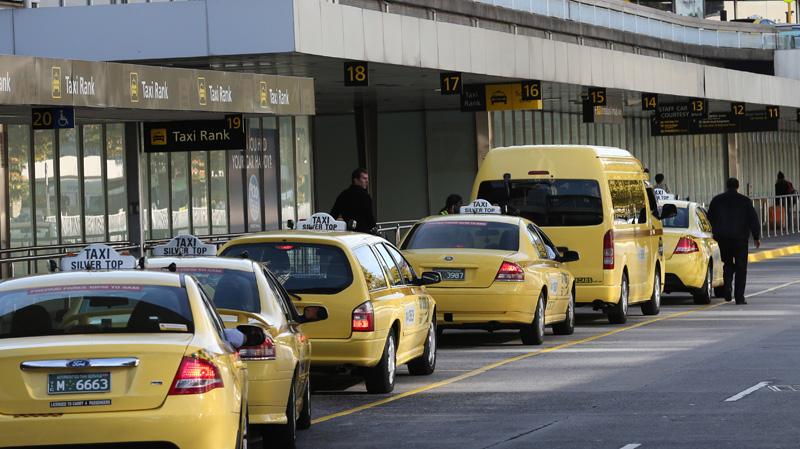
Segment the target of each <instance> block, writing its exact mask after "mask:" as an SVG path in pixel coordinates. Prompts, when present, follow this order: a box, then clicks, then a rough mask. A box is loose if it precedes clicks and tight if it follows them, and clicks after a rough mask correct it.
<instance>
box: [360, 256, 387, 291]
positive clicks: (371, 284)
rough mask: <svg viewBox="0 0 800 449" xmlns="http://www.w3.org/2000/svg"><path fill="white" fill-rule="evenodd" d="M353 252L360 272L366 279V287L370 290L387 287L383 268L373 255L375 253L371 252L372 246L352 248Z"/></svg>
mask: <svg viewBox="0 0 800 449" xmlns="http://www.w3.org/2000/svg"><path fill="white" fill-rule="evenodd" d="M353 254H354V255H355V256H356V259H357V260H358V265H359V266H360V267H361V272H362V273H364V279H365V280H366V281H367V288H368V289H369V290H370V291H373V290H380V289H382V288H387V287H388V285H387V284H386V276H385V274H384V273H383V268H381V264H380V262H378V258H377V257H375V253H374V252H372V248H370V247H369V246H368V245H364V246H361V247H359V248H356V249H354V250H353Z"/></svg>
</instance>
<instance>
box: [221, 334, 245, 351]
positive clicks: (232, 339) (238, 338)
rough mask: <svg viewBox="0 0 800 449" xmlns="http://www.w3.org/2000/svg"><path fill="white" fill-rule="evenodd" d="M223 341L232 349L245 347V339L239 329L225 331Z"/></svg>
mask: <svg viewBox="0 0 800 449" xmlns="http://www.w3.org/2000/svg"><path fill="white" fill-rule="evenodd" d="M225 340H227V341H228V343H230V344H231V346H233V348H234V349H239V348H241V347H242V346H244V345H245V342H246V340H247V338H246V337H245V335H244V334H243V333H242V332H241V331H240V330H239V329H225Z"/></svg>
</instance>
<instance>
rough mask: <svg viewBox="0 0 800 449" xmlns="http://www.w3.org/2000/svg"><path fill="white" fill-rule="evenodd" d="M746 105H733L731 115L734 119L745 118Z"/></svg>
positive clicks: (736, 103) (737, 103)
mask: <svg viewBox="0 0 800 449" xmlns="http://www.w3.org/2000/svg"><path fill="white" fill-rule="evenodd" d="M745 112H746V111H745V105H744V103H740V102H735V103H731V114H733V116H734V117H744V116H745Z"/></svg>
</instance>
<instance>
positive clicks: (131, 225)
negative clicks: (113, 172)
mask: <svg viewBox="0 0 800 449" xmlns="http://www.w3.org/2000/svg"><path fill="white" fill-rule="evenodd" d="M141 156H143V155H142V154H141V148H140V145H139V123H138V122H128V123H125V182H126V187H127V190H128V241H129V242H131V244H134V245H139V254H134V255H135V256H136V257H140V256H142V255H144V241H145V239H146V236H145V235H143V233H142V200H141V198H142V192H141V190H140V189H144V188H147V182H145V181H144V180H146V179H147V173H146V172H145V173H140V167H141V164H140V162H139V158H140V157H141ZM106 194H108V192H106Z"/></svg>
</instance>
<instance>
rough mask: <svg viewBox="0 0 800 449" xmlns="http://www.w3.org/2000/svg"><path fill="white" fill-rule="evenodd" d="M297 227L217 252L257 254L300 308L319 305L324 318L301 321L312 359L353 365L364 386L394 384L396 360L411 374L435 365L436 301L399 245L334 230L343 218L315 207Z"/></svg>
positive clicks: (432, 277)
mask: <svg viewBox="0 0 800 449" xmlns="http://www.w3.org/2000/svg"><path fill="white" fill-rule="evenodd" d="M298 227H299V228H300V229H299V230H294V231H272V232H265V233H261V234H254V235H249V236H245V237H239V238H236V239H233V240H231V241H229V242H228V243H226V244H225V245H224V246H222V247H221V248H220V250H219V255H220V256H229V257H249V258H251V259H253V260H256V261H260V262H263V263H265V264H266V265H267V267H268V268H269V270H270V271H272V272H273V273H274V274H275V275H276V277H277V278H278V279H279V280H280V282H281V283H282V284H283V287H284V288H285V289H286V290H287V291H288V292H289V293H290V294H291V295H292V298H293V300H294V305H295V306H296V307H297V308H298V309H300V310H305V309H306V308H308V307H310V306H324V307H326V308H327V311H328V319H327V320H325V321H321V322H317V323H309V324H307V325H304V326H303V331H304V332H305V334H306V335H308V337H309V338H310V339H311V344H312V346H313V348H314V351H313V353H312V354H311V364H312V367H324V366H346V367H355V368H358V369H359V370H360V371H361V373H362V374H363V377H364V380H365V383H366V388H367V391H368V392H370V393H388V392H390V391H392V390H393V389H394V384H395V371H396V368H397V365H402V364H407V365H408V370H409V372H411V374H415V375H426V374H431V373H432V372H433V371H434V369H435V367H436V320H435V306H436V305H435V303H434V301H433V299H432V298H431V297H430V296H429V295H428V294H427V293H426V291H425V289H424V288H422V286H423V285H426V284H429V283H434V282H438V280H439V275H438V274H436V273H423V276H422V277H421V278H420V277H417V276H416V274H415V273H414V271H413V269H412V268H411V266H410V265H409V264H408V262H407V261H406V260H405V259H404V258H403V256H402V255H401V254H400V252H399V251H398V250H397V249H396V248H395V247H394V246H392V245H391V244H389V243H388V242H387V241H385V240H384V239H382V238H379V237H375V236H372V235H369V234H361V233H355V232H346V231H340V230H339V229H344V228H345V224H344V223H343V222H339V221H335V220H333V217H331V216H330V215H327V214H314V215H313V216H312V217H311V218H310V219H309V220H304V221H300V222H299V223H298Z"/></svg>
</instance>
